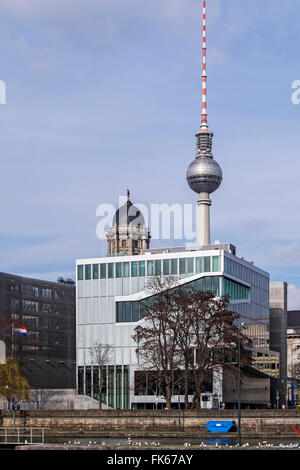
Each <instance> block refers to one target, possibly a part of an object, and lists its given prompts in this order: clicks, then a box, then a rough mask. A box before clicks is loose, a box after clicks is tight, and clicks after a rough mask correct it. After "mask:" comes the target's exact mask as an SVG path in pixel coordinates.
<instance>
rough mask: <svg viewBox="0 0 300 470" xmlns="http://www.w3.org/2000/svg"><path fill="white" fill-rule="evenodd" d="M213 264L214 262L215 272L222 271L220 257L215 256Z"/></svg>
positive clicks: (213, 268)
mask: <svg viewBox="0 0 300 470" xmlns="http://www.w3.org/2000/svg"><path fill="white" fill-rule="evenodd" d="M212 262H213V267H212V270H213V272H217V271H220V257H219V256H213V259H212Z"/></svg>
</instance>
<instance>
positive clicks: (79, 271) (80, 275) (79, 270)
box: [77, 264, 83, 281]
mask: <svg viewBox="0 0 300 470" xmlns="http://www.w3.org/2000/svg"><path fill="white" fill-rule="evenodd" d="M77 279H78V281H83V266H82V264H80V265H79V266H77Z"/></svg>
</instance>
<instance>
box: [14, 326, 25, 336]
mask: <svg viewBox="0 0 300 470" xmlns="http://www.w3.org/2000/svg"><path fill="white" fill-rule="evenodd" d="M12 332H13V335H17V336H28V328H26V326H19V325H14V326H13V330H12Z"/></svg>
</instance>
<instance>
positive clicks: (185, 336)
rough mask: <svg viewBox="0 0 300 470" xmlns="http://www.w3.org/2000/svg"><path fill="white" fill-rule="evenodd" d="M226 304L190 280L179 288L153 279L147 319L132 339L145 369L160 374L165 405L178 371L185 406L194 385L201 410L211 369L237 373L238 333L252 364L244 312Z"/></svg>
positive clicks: (243, 357)
mask: <svg viewBox="0 0 300 470" xmlns="http://www.w3.org/2000/svg"><path fill="white" fill-rule="evenodd" d="M228 305H229V299H228V297H221V298H216V297H215V294H214V293H213V292H203V291H201V290H199V289H197V288H196V287H195V286H194V285H193V284H192V283H191V284H190V285H188V286H187V285H183V286H181V285H179V284H178V282H175V281H174V280H172V279H171V280H170V279H167V280H166V279H156V280H155V283H154V288H153V296H152V297H150V299H149V300H148V301H147V302H146V305H145V314H146V316H145V318H144V322H143V324H140V325H139V326H138V327H137V328H136V329H135V335H134V340H135V341H136V343H137V345H138V347H137V350H136V351H137V355H138V358H139V359H140V360H141V359H142V364H143V367H144V368H148V370H155V371H156V373H157V377H158V381H159V383H160V385H161V386H162V389H164V391H165V393H164V395H165V398H166V407H167V408H170V407H171V398H172V380H173V379H174V375H175V374H176V373H177V376H179V377H180V375H181V376H183V383H184V395H185V406H186V408H187V407H188V406H189V404H188V390H189V387H190V386H191V385H192V387H193V389H194V401H193V406H195V407H196V408H200V404H201V403H200V397H201V393H202V392H203V391H204V390H203V386H204V383H205V380H206V379H207V377H208V376H209V375H210V374H211V373H212V372H213V370H215V369H219V368H220V366H222V367H223V368H230V369H232V370H233V371H235V369H236V368H235V367H234V365H233V361H235V360H236V358H235V357H234V354H235V352H236V350H237V344H238V338H239V334H240V335H241V336H240V340H241V363H246V362H248V363H249V360H250V358H249V357H250V356H249V349H250V340H249V338H248V337H246V336H245V335H243V334H241V332H240V331H239V328H238V322H239V319H240V316H239V314H237V313H235V312H232V311H230V310H229V309H228Z"/></svg>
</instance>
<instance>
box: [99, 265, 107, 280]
mask: <svg viewBox="0 0 300 470" xmlns="http://www.w3.org/2000/svg"><path fill="white" fill-rule="evenodd" d="M100 279H106V264H100Z"/></svg>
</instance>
